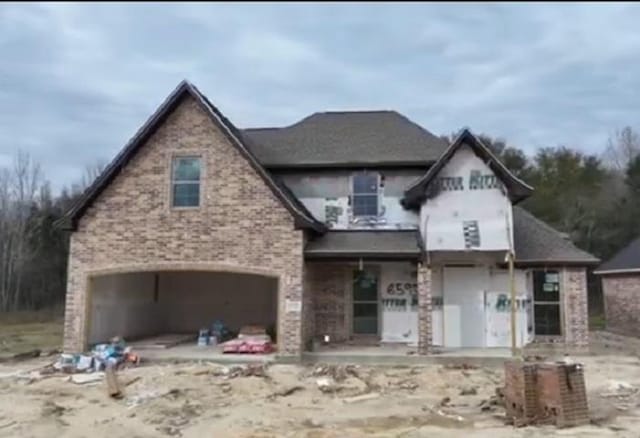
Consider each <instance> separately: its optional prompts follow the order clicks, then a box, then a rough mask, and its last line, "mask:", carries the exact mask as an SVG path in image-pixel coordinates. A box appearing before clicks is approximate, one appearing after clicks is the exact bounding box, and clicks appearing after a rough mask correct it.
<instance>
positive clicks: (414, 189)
mask: <svg viewBox="0 0 640 438" xmlns="http://www.w3.org/2000/svg"><path fill="white" fill-rule="evenodd" d="M464 145H468V146H469V147H470V148H471V149H472V150H473V152H474V153H475V154H476V155H477V156H478V157H479V158H480V159H481V160H482V161H484V162H485V163H486V164H487V166H489V168H490V169H491V170H492V171H493V172H494V173H495V174H496V176H498V178H500V181H502V183H503V184H504V185H505V187H506V188H507V191H508V194H509V198H510V199H511V202H513V203H517V202H519V201H521V200H523V199H525V198H527V197H528V196H529V195H530V194H531V192H533V187H531V186H529V185H528V184H527V183H525V182H524V181H522V180H521V179H519V178H518V177H516V176H515V175H514V174H513V173H511V171H509V169H507V168H506V166H505V165H504V164H502V162H501V161H500V160H499V159H498V157H496V156H495V155H494V154H493V152H491V150H490V149H489V148H488V147H487V146H485V145H484V143H482V142H481V141H480V139H478V137H476V136H475V135H473V134H472V133H471V131H470V130H469V129H467V128H464V129H463V130H462V131H461V132H460V134H458V136H457V137H456V138H455V139H454V140H453V142H452V143H451V145H449V147H448V148H447V149H446V150H445V151H444V152H443V153H442V155H441V156H440V158H438V161H436V163H435V164H434V165H433V166H431V167H430V168H429V170H428V171H427V173H425V175H424V176H423V177H422V178H420V179H419V180H418V181H416V182H414V183H413V184H412V185H411V186H409V187H408V188H407V189H406V190H405V194H404V198H403V200H402V203H403V205H405V206H406V207H414V208H415V207H417V206H419V205H420V203H422V202H423V201H424V199H425V198H426V196H427V193H426V192H427V188H428V186H429V184H431V182H432V181H433V180H434V179H435V178H436V176H437V175H438V173H440V171H441V170H442V169H443V168H444V166H445V165H446V164H447V163H448V162H449V161H450V160H451V158H452V157H453V156H454V155H455V153H456V152H457V151H458V149H460V148H461V147H462V146H464Z"/></svg>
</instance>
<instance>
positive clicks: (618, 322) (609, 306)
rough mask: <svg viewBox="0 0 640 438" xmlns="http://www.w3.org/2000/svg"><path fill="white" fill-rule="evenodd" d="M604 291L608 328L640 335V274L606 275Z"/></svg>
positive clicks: (626, 333) (603, 285) (631, 334)
mask: <svg viewBox="0 0 640 438" xmlns="http://www.w3.org/2000/svg"><path fill="white" fill-rule="evenodd" d="M602 292H603V294H604V309H605V315H606V318H607V329H608V330H610V331H612V332H614V333H619V334H621V335H630V336H640V274H619V275H605V276H603V277H602Z"/></svg>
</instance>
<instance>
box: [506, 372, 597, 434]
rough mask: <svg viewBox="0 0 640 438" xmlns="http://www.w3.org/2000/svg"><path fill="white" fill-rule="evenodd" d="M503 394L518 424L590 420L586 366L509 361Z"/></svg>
mask: <svg viewBox="0 0 640 438" xmlns="http://www.w3.org/2000/svg"><path fill="white" fill-rule="evenodd" d="M502 394H503V396H504V400H503V401H504V406H505V410H506V412H507V416H508V417H509V418H511V419H512V420H513V422H514V424H516V425H527V424H555V425H556V426H558V427H570V426H578V425H581V424H587V423H589V407H588V403H587V395H586V389H585V383H584V371H583V368H582V365H579V364H565V363H542V362H522V361H509V362H506V363H505V387H504V389H503V390H502Z"/></svg>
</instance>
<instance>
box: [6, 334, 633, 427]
mask: <svg viewBox="0 0 640 438" xmlns="http://www.w3.org/2000/svg"><path fill="white" fill-rule="evenodd" d="M623 348H625V344H624V343H618V344H616V345H615V346H614V347H604V348H603V350H605V352H606V353H608V354H600V355H597V356H589V357H580V358H575V359H576V360H580V361H581V362H583V363H584V365H585V373H586V383H587V388H588V394H589V403H590V407H591V412H592V414H591V417H592V424H591V425H588V426H581V427H576V428H571V429H556V428H554V427H551V426H544V427H524V428H514V427H513V426H509V425H505V421H504V414H503V411H502V408H501V407H499V406H493V405H490V404H488V403H487V401H488V400H490V399H491V396H492V395H494V394H495V388H496V387H497V386H501V385H502V384H503V370H502V369H501V368H499V367H498V368H475V369H460V368H457V369H453V368H447V367H444V366H441V365H428V366H420V367H413V366H412V367H365V366H353V365H349V366H345V365H342V366H328V365H315V366H299V365H271V366H269V367H267V368H262V367H257V368H247V367H229V366H222V365H215V364H210V363H182V364H151V365H142V366H140V367H138V368H131V369H127V370H123V371H121V372H119V374H118V376H119V381H120V383H121V384H126V383H128V382H133V383H131V384H130V385H128V386H126V388H125V389H124V397H123V398H121V399H118V400H116V399H111V398H109V397H108V396H107V394H106V391H105V386H104V383H103V382H102V381H98V382H95V383H89V384H84V385H80V384H75V383H72V382H70V381H68V378H69V377H68V376H60V375H57V376H47V377H45V378H39V377H36V376H37V374H38V373H37V372H34V371H33V370H37V369H39V368H41V367H42V365H44V364H45V363H46V360H45V359H44V358H39V359H33V360H29V361H25V362H19V363H4V364H2V365H0V437H15V436H21V437H51V436H57V437H62V436H64V437H86V436H91V437H93V438H102V437H105V438H107V437H108V438H119V437H127V438H133V437H156V436H182V437H201V436H214V437H260V438H267V437H308V438H312V437H313V438H329V437H336V438H337V437H345V436H346V437H365V436H366V437H467V436H471V435H472V436H474V437H492V438H500V437H542V436H576V437H578V436H580V437H588V436H593V437H603V436H619V437H638V436H640V432H639V430H640V392H638V389H640V372H639V371H640V360H639V358H638V356H637V354H634V353H630V352H625V351H621V350H622V349H623ZM246 374H256V375H246ZM135 378H138V379H137V380H135ZM134 380H135V381H134ZM447 399H448V400H447Z"/></svg>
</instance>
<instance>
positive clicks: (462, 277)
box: [443, 267, 489, 347]
mask: <svg viewBox="0 0 640 438" xmlns="http://www.w3.org/2000/svg"><path fill="white" fill-rule="evenodd" d="M488 278H489V271H488V269H487V268H486V267H445V268H444V278H443V280H444V294H443V296H444V346H445V347H484V324H485V316H484V291H485V289H486V287H487V283H488Z"/></svg>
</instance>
